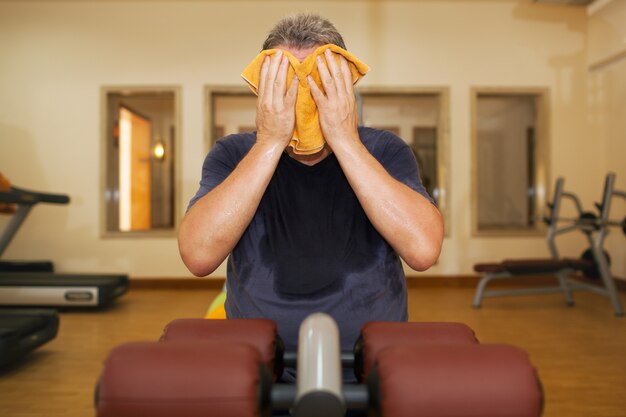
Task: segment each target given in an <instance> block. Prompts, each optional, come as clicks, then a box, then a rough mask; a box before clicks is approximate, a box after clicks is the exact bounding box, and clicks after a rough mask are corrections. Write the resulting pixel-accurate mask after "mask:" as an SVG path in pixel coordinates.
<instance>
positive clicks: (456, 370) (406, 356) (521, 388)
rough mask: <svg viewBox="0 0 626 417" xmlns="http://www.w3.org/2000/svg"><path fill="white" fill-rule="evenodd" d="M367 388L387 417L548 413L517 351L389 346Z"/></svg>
mask: <svg viewBox="0 0 626 417" xmlns="http://www.w3.org/2000/svg"><path fill="white" fill-rule="evenodd" d="M368 388H369V397H370V404H371V405H372V406H373V408H374V410H375V415H376V414H377V415H379V416H382V417H422V416H424V417H426V416H428V417H466V416H481V417H503V416H507V417H537V416H540V415H541V412H542V408H543V404H542V401H543V400H542V392H541V387H540V385H539V380H538V379H537V375H536V373H535V370H534V368H533V366H532V364H531V363H530V361H529V359H528V355H527V354H526V353H525V352H524V351H522V350H520V349H518V348H515V347H513V346H504V345H478V344H475V345H467V344H465V345H439V346H435V345H431V346H417V345H411V346H408V345H405V346H395V347H389V348H387V349H385V350H383V351H381V352H380V354H379V355H378V357H377V360H376V365H375V367H374V368H373V369H372V372H371V373H370V375H369V377H368Z"/></svg>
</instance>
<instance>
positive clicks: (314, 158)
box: [285, 145, 332, 166]
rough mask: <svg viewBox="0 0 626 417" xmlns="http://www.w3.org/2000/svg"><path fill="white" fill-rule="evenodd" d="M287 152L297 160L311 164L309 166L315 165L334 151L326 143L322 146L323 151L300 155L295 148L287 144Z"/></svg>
mask: <svg viewBox="0 0 626 417" xmlns="http://www.w3.org/2000/svg"><path fill="white" fill-rule="evenodd" d="M285 152H287V154H288V155H289V156H290V157H292V158H293V159H295V160H296V161H298V162H300V163H301V164H304V165H309V166H313V165H315V164H317V163H318V162H321V161H322V160H324V159H325V158H326V157H327V156H328V155H330V154H331V153H332V151H331V150H330V148H329V147H328V145H324V147H323V148H322V150H321V151H319V152H316V153H314V154H311V155H298V154H296V153H294V152H293V148H292V147H291V146H287V149H285Z"/></svg>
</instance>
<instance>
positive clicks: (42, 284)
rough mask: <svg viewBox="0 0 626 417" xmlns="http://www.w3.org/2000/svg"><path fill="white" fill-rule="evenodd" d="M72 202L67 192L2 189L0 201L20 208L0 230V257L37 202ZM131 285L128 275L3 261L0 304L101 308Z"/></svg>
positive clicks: (40, 262) (47, 264)
mask: <svg viewBox="0 0 626 417" xmlns="http://www.w3.org/2000/svg"><path fill="white" fill-rule="evenodd" d="M69 201H70V199H69V197H68V196H67V195H64V194H49V193H40V192H36V191H31V190H26V189H22V188H18V187H13V186H11V187H10V188H8V189H5V190H0V203H5V204H7V205H15V206H16V207H17V209H16V210H15V213H14V214H13V215H12V217H11V219H10V220H9V222H8V223H7V224H6V225H5V227H4V229H3V230H2V232H1V233H0V257H1V256H2V254H3V252H4V251H5V250H6V248H7V246H8V245H9V243H10V242H11V240H12V239H13V237H14V236H15V235H16V233H17V231H18V229H19V228H20V226H21V225H22V223H23V222H24V220H25V219H26V217H27V216H28V213H29V212H30V211H31V210H32V208H33V207H34V206H35V205H36V204H38V203H48V204H67V203H69ZM128 286H129V280H128V275H125V274H113V275H111V274H56V273H54V266H53V264H52V262H50V261H34V262H31V261H27V262H15V261H0V306H31V307H52V308H62V309H66V308H72V307H80V308H101V307H107V306H109V305H110V304H112V303H113V302H114V301H115V300H116V299H117V298H118V297H120V296H121V295H122V294H124V293H125V292H126V291H127V290H128Z"/></svg>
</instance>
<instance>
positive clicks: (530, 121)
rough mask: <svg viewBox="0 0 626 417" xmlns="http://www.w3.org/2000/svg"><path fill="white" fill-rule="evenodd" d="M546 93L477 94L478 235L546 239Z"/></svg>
mask: <svg viewBox="0 0 626 417" xmlns="http://www.w3.org/2000/svg"><path fill="white" fill-rule="evenodd" d="M547 94H548V92H547V90H544V89H506V88H482V89H481V88H477V89H474V90H473V91H472V113H473V135H472V137H473V138H472V142H473V146H472V154H473V157H472V165H473V175H472V179H473V202H474V204H473V208H474V210H473V217H474V219H473V232H474V234H475V235H524V234H526V235H543V234H544V233H545V230H544V225H543V223H542V222H541V221H540V219H539V217H538V215H539V214H541V213H542V212H543V208H544V207H545V204H546V190H547V188H548V183H547V181H548V149H549V136H548V115H547V108H548V106H547V102H548V98H547Z"/></svg>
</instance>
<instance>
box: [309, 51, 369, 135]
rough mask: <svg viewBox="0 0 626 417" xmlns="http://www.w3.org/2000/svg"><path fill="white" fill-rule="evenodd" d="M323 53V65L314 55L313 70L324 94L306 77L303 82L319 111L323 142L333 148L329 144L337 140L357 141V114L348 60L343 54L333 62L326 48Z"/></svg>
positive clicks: (333, 58) (331, 54)
mask: <svg viewBox="0 0 626 417" xmlns="http://www.w3.org/2000/svg"><path fill="white" fill-rule="evenodd" d="M324 54H325V57H326V63H327V65H328V66H326V65H324V61H323V60H322V59H321V57H317V69H318V71H319V74H320V78H321V80H322V85H323V86H324V90H325V91H326V95H324V93H323V92H322V91H321V90H320V88H319V87H318V86H317V84H315V81H313V79H312V78H311V77H310V76H309V77H308V79H307V81H308V82H309V86H310V88H311V95H312V96H313V100H315V104H317V108H318V110H319V115H320V126H321V128H322V133H323V134H324V138H325V139H326V142H328V144H329V145H330V147H331V148H333V145H338V144H339V141H346V140H356V141H358V138H359V133H358V130H357V123H358V115H357V105H356V98H355V96H354V86H353V84H352V74H351V73H350V68H349V67H348V61H347V60H346V59H345V58H344V57H343V56H339V64H337V62H336V61H335V57H334V56H333V53H332V52H331V50H330V49H327V50H326V51H325V52H324Z"/></svg>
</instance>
